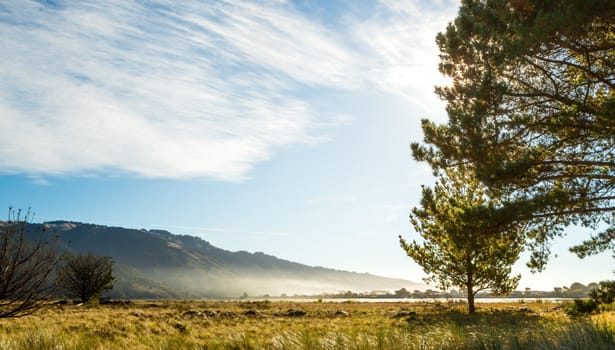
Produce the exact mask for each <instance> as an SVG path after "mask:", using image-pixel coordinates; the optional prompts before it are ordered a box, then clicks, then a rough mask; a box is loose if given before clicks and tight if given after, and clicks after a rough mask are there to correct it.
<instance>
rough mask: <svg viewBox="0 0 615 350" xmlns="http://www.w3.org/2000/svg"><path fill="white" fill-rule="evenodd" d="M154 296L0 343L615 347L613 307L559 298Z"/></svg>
mask: <svg viewBox="0 0 615 350" xmlns="http://www.w3.org/2000/svg"><path fill="white" fill-rule="evenodd" d="M465 308H466V306H465V305H463V304H453V303H451V304H438V303H388V302H387V303H384V302H383V303H357V302H346V303H344V302H340V303H337V302H336V303H328V302H324V303H322V302H309V303H303V302H302V303H299V302H297V303H294V302H278V301H273V302H269V301H257V302H248V301H245V302H241V301H233V302H230V301H229V302H224V301H168V302H166V301H156V302H146V301H142V302H134V303H128V304H113V305H85V306H77V305H53V306H50V307H48V308H46V309H43V310H42V311H40V312H38V313H36V314H35V315H32V316H27V317H22V318H17V319H2V320H0V349H11V350H12V349H63V350H68V349H615V311H606V312H603V313H601V314H598V315H593V316H592V317H590V318H581V319H570V318H569V317H567V316H566V315H565V313H564V312H563V311H562V309H561V305H560V304H552V303H532V304H519V303H517V304H507V303H498V304H479V305H478V314H476V315H473V316H469V315H466V314H465Z"/></svg>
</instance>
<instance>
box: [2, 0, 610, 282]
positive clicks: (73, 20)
mask: <svg viewBox="0 0 615 350" xmlns="http://www.w3.org/2000/svg"><path fill="white" fill-rule="evenodd" d="M457 7H458V2H457V1H453V0H440V1H413V0H407V1H404V0H381V1H352V2H350V1H307V0H300V1H285V0H269V1H253V2H252V1H238V0H227V1H181V2H174V1H162V0H161V1H125V0H117V1H105V2H100V1H67V0H54V1H50V0H49V1H28V0H19V1H11V0H9V1H8V2H7V1H5V2H2V3H0V33H1V36H0V60H1V61H2V62H3V64H2V65H1V66H0V193H2V197H1V198H2V199H1V201H0V206H2V205H4V206H6V207H7V208H8V207H9V206H10V205H12V206H14V207H21V208H27V207H32V208H33V210H34V211H35V212H36V215H37V218H38V220H55V219H66V220H75V221H81V222H93V223H99V224H108V225H117V226H125V227H133V228H148V229H150V228H164V229H168V230H169V231H171V232H174V233H181V234H192V235H197V236H201V237H203V238H204V239H206V240H208V241H210V242H212V243H213V244H215V245H217V246H219V247H222V248H225V249H230V250H248V251H263V252H266V253H269V254H273V255H276V256H279V257H282V258H286V259H290V260H294V261H298V262H302V263H306V264H310V265H321V266H327V267H334V268H340V269H346V270H352V271H359V272H371V273H376V274H380V275H384V276H392V277H402V278H407V279H411V280H414V281H420V279H421V277H422V272H421V269H420V267H419V266H417V265H416V264H414V263H413V262H411V261H410V259H409V258H407V257H406V256H405V254H404V253H403V251H402V250H401V249H400V248H399V246H398V242H397V235H398V234H403V235H404V236H405V237H406V238H410V239H412V238H414V237H417V235H416V233H414V232H413V231H412V229H411V227H410V224H409V222H408V213H409V212H410V209H411V208H412V207H413V206H415V205H417V204H418V198H419V191H420V185H421V184H431V183H432V182H433V179H432V178H431V175H430V171H429V169H428V168H427V167H426V166H425V165H424V164H419V163H416V162H414V161H413V160H412V159H411V157H410V152H409V144H410V142H413V141H419V140H421V131H420V119H421V118H424V117H428V118H430V119H433V120H436V121H445V119H446V115H445V112H444V105H443V103H442V102H441V101H439V100H438V99H437V98H436V97H435V95H434V94H433V86H434V85H436V84H443V83H446V81H445V80H444V79H443V78H442V77H441V76H440V75H439V73H438V72H437V68H436V67H437V62H438V57H437V48H436V46H435V43H434V37H435V35H436V33H437V32H438V31H441V30H443V29H444V28H445V26H446V24H447V23H448V22H449V21H451V20H452V19H453V18H454V16H455V14H456V12H457ZM587 234H588V233H587V232H584V231H581V230H572V231H571V234H570V235H569V237H568V238H566V239H564V240H561V241H559V242H557V243H556V244H555V246H554V250H555V251H556V253H557V254H558V258H557V259H555V260H554V261H553V262H552V263H551V265H550V266H549V268H548V269H547V271H546V272H545V273H542V274H539V275H531V274H530V273H529V272H528V271H527V270H526V269H524V268H523V266H522V265H523V264H522V263H520V264H519V266H518V268H517V269H516V270H518V271H519V272H521V273H522V274H523V279H522V281H521V285H520V287H522V288H525V287H531V288H534V289H541V288H542V289H550V288H551V287H553V286H555V285H558V286H559V285H569V284H570V283H572V282H574V281H580V282H583V283H588V282H591V281H597V280H602V279H607V278H612V272H611V268H610V266H612V262H613V261H612V258H611V256H610V254H603V255H601V256H598V257H593V258H591V259H585V260H579V259H577V258H576V257H574V256H572V255H571V254H569V253H567V251H566V248H567V247H568V246H569V245H570V244H572V243H573V242H575V241H579V240H581V239H582V238H584V237H586V236H587Z"/></svg>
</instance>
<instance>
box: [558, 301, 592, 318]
mask: <svg viewBox="0 0 615 350" xmlns="http://www.w3.org/2000/svg"><path fill="white" fill-rule="evenodd" d="M596 309H598V302H596V301H595V300H593V299H575V300H574V301H573V302H572V304H570V305H568V306H567V307H566V313H567V314H568V315H569V316H584V315H589V314H591V313H592V312H594V311H596Z"/></svg>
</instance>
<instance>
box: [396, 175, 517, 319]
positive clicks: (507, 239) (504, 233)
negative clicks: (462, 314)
mask: <svg viewBox="0 0 615 350" xmlns="http://www.w3.org/2000/svg"><path fill="white" fill-rule="evenodd" d="M499 204H500V200H499V199H498V198H497V197H491V196H490V194H489V193H488V191H487V189H486V188H485V187H484V186H482V185H481V184H480V183H479V182H477V181H476V180H474V179H472V178H471V177H469V176H467V175H466V174H464V173H463V172H462V171H452V170H451V169H449V171H448V173H447V174H446V175H442V176H440V177H439V180H438V182H437V184H436V186H435V188H434V189H431V188H425V187H424V188H423V195H422V199H421V207H420V208H414V209H413V210H412V214H411V216H410V220H411V222H412V225H413V226H414V229H415V230H416V232H418V233H419V234H420V235H421V237H422V238H423V239H424V242H422V243H419V242H416V241H413V242H411V243H407V242H406V241H405V240H404V239H403V238H402V237H401V236H400V237H399V239H400V244H401V246H402V248H403V249H404V250H405V251H406V253H407V254H408V256H410V257H411V258H412V259H413V260H414V261H415V262H416V263H417V264H419V265H420V266H421V267H422V268H423V270H424V271H425V273H426V274H427V275H428V277H427V278H426V279H425V281H426V282H427V283H431V282H434V283H436V284H437V286H438V287H439V288H440V289H442V290H449V289H451V288H452V287H458V288H462V289H463V290H464V291H465V292H466V293H467V297H468V307H469V311H470V313H473V312H474V296H475V295H476V293H478V292H480V291H483V290H490V291H491V292H493V293H495V294H508V293H510V292H511V291H513V290H514V289H515V287H516V286H517V284H518V282H519V279H520V277H521V276H514V277H510V273H511V266H512V265H513V264H514V263H515V261H517V259H518V258H519V254H520V253H521V251H522V250H523V229H522V227H521V226H519V225H509V224H507V223H506V222H504V223H502V222H500V221H498V220H497V218H498V205H499Z"/></svg>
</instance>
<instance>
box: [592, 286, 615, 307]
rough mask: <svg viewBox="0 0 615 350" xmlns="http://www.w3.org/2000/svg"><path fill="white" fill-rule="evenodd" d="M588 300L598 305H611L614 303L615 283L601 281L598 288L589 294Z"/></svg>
mask: <svg viewBox="0 0 615 350" xmlns="http://www.w3.org/2000/svg"><path fill="white" fill-rule="evenodd" d="M589 296H590V298H592V300H594V301H596V302H597V303H600V304H611V303H613V301H615V281H602V282H600V284H599V285H598V288H595V289H593V290H592V291H591V292H590V293H589Z"/></svg>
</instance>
